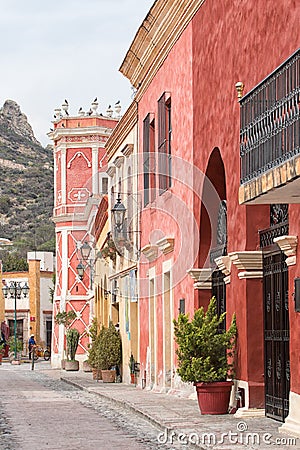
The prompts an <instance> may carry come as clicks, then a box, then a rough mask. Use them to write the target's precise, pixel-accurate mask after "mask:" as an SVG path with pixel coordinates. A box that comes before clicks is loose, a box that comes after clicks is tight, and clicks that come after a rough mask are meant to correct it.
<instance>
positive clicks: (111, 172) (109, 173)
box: [106, 166, 116, 177]
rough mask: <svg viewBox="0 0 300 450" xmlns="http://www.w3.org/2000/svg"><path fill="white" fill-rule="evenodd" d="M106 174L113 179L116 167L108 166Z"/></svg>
mask: <svg viewBox="0 0 300 450" xmlns="http://www.w3.org/2000/svg"><path fill="white" fill-rule="evenodd" d="M106 173H107V175H108V176H109V177H113V176H114V174H115V173H116V167H115V166H109V167H108V168H107V170H106Z"/></svg>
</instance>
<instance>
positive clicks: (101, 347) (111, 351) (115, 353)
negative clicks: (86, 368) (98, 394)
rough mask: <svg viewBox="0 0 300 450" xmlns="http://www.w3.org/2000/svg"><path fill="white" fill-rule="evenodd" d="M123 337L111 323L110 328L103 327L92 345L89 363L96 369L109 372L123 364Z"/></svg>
mask: <svg viewBox="0 0 300 450" xmlns="http://www.w3.org/2000/svg"><path fill="white" fill-rule="evenodd" d="M121 354H122V351H121V337H120V333H119V332H118V331H117V330H116V329H115V326H114V324H113V323H112V322H110V324H109V327H108V328H106V327H104V326H103V327H102V328H101V330H100V332H99V334H98V335H97V337H96V339H95V341H94V342H93V343H92V346H91V349H90V352H89V357H88V363H89V364H90V365H91V366H92V367H93V368H94V369H102V370H109V369H111V368H112V367H113V366H117V365H119V364H120V363H121Z"/></svg>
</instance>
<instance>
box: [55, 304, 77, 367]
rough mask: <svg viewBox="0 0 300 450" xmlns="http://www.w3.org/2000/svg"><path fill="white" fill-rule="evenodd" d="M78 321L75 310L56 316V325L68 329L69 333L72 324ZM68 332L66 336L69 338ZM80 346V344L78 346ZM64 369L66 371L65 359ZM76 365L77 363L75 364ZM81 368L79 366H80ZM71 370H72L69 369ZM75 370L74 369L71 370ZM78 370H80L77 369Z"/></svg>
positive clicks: (62, 312)
mask: <svg viewBox="0 0 300 450" xmlns="http://www.w3.org/2000/svg"><path fill="white" fill-rule="evenodd" d="M75 319H76V313H75V311H73V310H70V311H68V312H66V311H60V312H58V313H57V314H56V316H55V319H54V320H55V323H57V324H58V325H64V326H65V327H66V328H67V331H68V329H69V327H70V325H71V323H72V322H73V321H74V320H75ZM67 331H66V336H67ZM77 345H78V344H77ZM61 363H62V368H63V369H65V365H66V360H65V359H64V358H63V359H62V361H61ZM75 364H76V363H75ZM78 367H79V366H78ZM69 370H70V369H69ZM71 370H74V369H71ZM77 370H78V369H77Z"/></svg>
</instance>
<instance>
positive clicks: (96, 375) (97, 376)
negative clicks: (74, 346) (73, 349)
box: [92, 368, 102, 381]
mask: <svg viewBox="0 0 300 450" xmlns="http://www.w3.org/2000/svg"><path fill="white" fill-rule="evenodd" d="M92 372H93V380H97V381H98V380H102V374H101V369H94V368H92Z"/></svg>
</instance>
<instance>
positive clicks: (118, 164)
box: [113, 155, 124, 169]
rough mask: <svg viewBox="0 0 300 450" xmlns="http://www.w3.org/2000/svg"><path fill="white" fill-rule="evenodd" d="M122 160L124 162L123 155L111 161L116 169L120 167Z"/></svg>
mask: <svg viewBox="0 0 300 450" xmlns="http://www.w3.org/2000/svg"><path fill="white" fill-rule="evenodd" d="M123 162H124V156H123V155H120V156H117V157H116V158H115V159H114V161H113V163H114V165H115V166H116V167H117V168H118V169H119V168H120V167H121V165H122V164H123Z"/></svg>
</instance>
